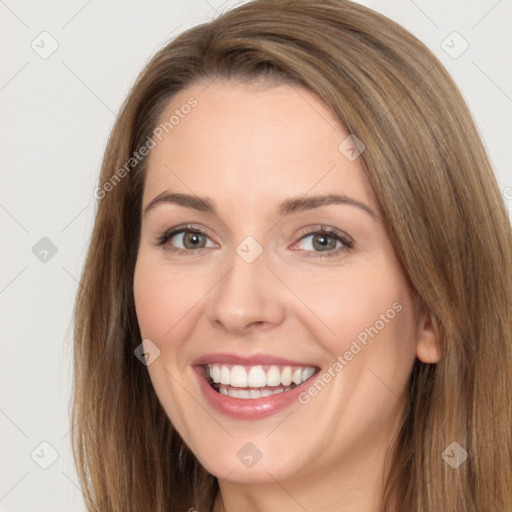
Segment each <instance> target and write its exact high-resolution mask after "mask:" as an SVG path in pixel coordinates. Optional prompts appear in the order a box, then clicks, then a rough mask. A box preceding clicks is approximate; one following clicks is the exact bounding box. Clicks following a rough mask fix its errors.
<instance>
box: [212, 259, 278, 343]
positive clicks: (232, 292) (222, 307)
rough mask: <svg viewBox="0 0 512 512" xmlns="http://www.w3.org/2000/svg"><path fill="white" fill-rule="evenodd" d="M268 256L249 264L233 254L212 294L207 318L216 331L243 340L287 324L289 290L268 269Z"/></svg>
mask: <svg viewBox="0 0 512 512" xmlns="http://www.w3.org/2000/svg"><path fill="white" fill-rule="evenodd" d="M267 263H268V260H267V258H266V253H265V251H263V253H262V254H261V255H260V256H258V257H257V258H256V259H255V260H254V261H252V262H248V261H246V260H245V259H244V258H243V257H241V256H240V255H239V254H238V253H237V252H235V251H233V254H232V255H231V257H230V260H229V263H228V267H227V270H226V272H224V273H223V274H224V277H222V278H221V279H220V281H219V282H218V284H217V285H216V286H215V287H214V289H213V290H212V292H211V293H210V294H208V297H209V302H208V305H207V307H206V315H207V317H208V319H209V321H210V322H211V323H212V325H213V326H214V327H215V328H220V329H224V330H225V331H226V332H229V333H231V334H234V335H237V336H241V335H244V334H248V333H250V332H252V331H255V330H268V329H271V328H273V327H276V326H278V325H279V324H281V323H282V322H283V321H284V318H285V314H286V312H285V311H286V307H285V300H286V297H285V295H286V287H285V286H284V285H283V283H282V282H281V281H280V280H279V279H277V277H276V276H275V273H274V272H272V271H271V270H270V269H269V268H268V267H267Z"/></svg>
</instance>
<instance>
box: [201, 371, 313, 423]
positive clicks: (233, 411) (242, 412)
mask: <svg viewBox="0 0 512 512" xmlns="http://www.w3.org/2000/svg"><path fill="white" fill-rule="evenodd" d="M203 372H204V369H203V368H200V367H196V374H197V378H198V379H199V386H200V388H201V391H202V393H203V395H204V397H205V398H206V400H207V401H208V403H209V404H210V405H211V406H212V407H213V408H214V409H215V410H217V411H218V412H220V413H221V414H224V415H225V416H229V417H230V418H236V419H239V420H258V419H263V418H268V417H269V416H272V415H273V414H276V413H278V412H279V411H282V410H283V409H286V407H289V406H290V405H291V404H292V403H293V402H297V400H298V395H299V393H300V392H301V390H302V387H303V386H302V385H299V386H297V387H295V388H293V389H290V391H283V392H282V393H276V394H275V395H269V396H264V397H261V398H234V397H232V396H227V395H223V394H221V393H218V392H217V391H215V389H213V388H212V387H211V386H210V384H209V383H208V382H207V380H206V379H205V378H204V376H203ZM310 380H311V379H308V380H307V382H308V383H309V381H310Z"/></svg>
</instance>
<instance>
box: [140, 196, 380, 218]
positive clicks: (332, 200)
mask: <svg viewBox="0 0 512 512" xmlns="http://www.w3.org/2000/svg"><path fill="white" fill-rule="evenodd" d="M166 203H167V204H176V205H178V206H183V207H184V208H190V209H193V210H197V211H199V212H204V213H210V214H213V215H217V210H216V208H215V205H214V203H213V201H212V200H211V199H209V198H208V197H199V196H194V195H190V194H179V193H171V192H167V191H164V192H162V193H161V194H159V195H158V196H156V197H155V198H154V199H153V200H151V201H150V202H149V204H148V205H147V206H146V207H145V208H144V215H146V214H147V213H148V212H149V211H150V210H153V209H154V208H155V207H156V206H158V205H160V204H166ZM334 204H338V205H350V206H355V207H357V208H360V209H361V210H363V211H364V212H366V213H367V214H368V215H370V216H371V217H373V218H374V219H376V220H378V219H379V216H378V215H377V214H376V213H375V212H374V211H373V210H372V209H371V208H370V207H369V206H367V205H366V204H365V203H363V202H361V201H358V200H357V199H354V198H352V197H349V196H346V195H344V194H326V195H317V196H309V197H294V198H290V199H286V200H285V201H283V202H282V203H281V204H280V205H279V206H278V214H279V215H280V216H283V217H284V216H286V215H291V214H294V213H297V212H302V211H306V210H312V209H314V208H320V207H321V206H329V205H334Z"/></svg>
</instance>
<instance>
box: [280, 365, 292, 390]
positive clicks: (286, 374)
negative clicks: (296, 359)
mask: <svg viewBox="0 0 512 512" xmlns="http://www.w3.org/2000/svg"><path fill="white" fill-rule="evenodd" d="M281 382H282V383H283V386H289V385H290V384H291V383H292V369H291V368H290V367H289V366H285V367H284V368H283V373H282V374H281Z"/></svg>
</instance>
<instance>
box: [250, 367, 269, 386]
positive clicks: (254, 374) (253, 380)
mask: <svg viewBox="0 0 512 512" xmlns="http://www.w3.org/2000/svg"><path fill="white" fill-rule="evenodd" d="M247 384H248V385H249V387H251V388H263V387H265V386H266V385H267V373H266V372H265V371H263V368H262V367H261V366H253V367H252V368H251V369H250V370H249V375H248V376H247Z"/></svg>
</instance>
